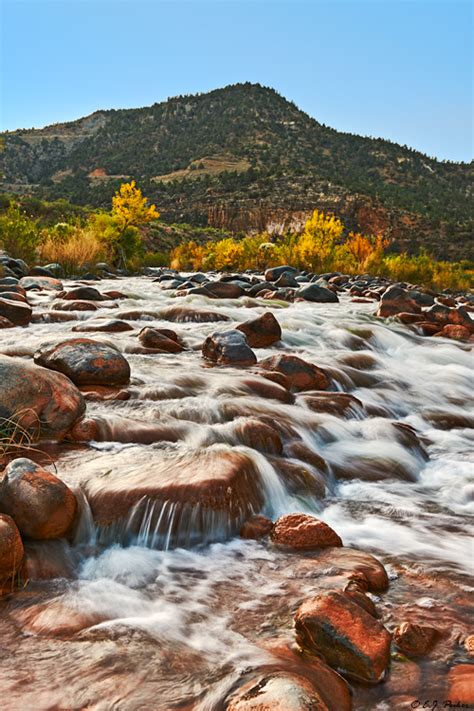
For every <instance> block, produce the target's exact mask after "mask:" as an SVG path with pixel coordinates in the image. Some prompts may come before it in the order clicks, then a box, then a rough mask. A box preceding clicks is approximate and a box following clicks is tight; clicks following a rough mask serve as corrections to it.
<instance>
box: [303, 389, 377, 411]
mask: <svg viewBox="0 0 474 711" xmlns="http://www.w3.org/2000/svg"><path fill="white" fill-rule="evenodd" d="M301 399H302V400H303V401H304V402H305V403H306V405H307V406H308V407H309V409H310V410H312V411H313V412H327V413H329V414H330V415H336V416H338V417H351V416H352V417H353V416H354V415H355V414H356V413H360V412H362V411H363V409H364V408H363V405H362V403H361V401H360V400H359V399H358V398H356V397H354V395H349V393H332V392H324V391H323V392H316V391H315V392H308V393H305V394H304V395H303V396H302V397H301Z"/></svg>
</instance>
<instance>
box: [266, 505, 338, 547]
mask: <svg viewBox="0 0 474 711" xmlns="http://www.w3.org/2000/svg"><path fill="white" fill-rule="evenodd" d="M271 537H272V541H273V543H274V544H275V545H277V546H279V547H281V548H289V549H293V550H307V551H308V550H314V549H315V548H327V547H329V546H342V541H341V539H340V537H339V536H338V535H337V533H336V532H335V531H334V530H333V529H332V528H331V527H330V526H328V525H327V523H324V521H320V520H319V519H317V518H315V517H314V516H309V515H308V514H303V513H294V514H286V515H285V516H280V518H279V519H278V520H277V521H276V522H275V525H274V526H273V529H272V533H271Z"/></svg>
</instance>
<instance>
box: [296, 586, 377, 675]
mask: <svg viewBox="0 0 474 711" xmlns="http://www.w3.org/2000/svg"><path fill="white" fill-rule="evenodd" d="M295 630H296V636H297V641H298V644H299V645H300V646H301V647H302V648H303V649H306V650H308V651H309V652H311V653H313V654H320V655H322V656H323V657H324V658H325V660H326V662H327V663H328V664H329V665H330V666H332V667H335V668H336V669H338V670H340V671H341V673H343V674H344V675H346V676H348V677H350V678H352V679H355V680H357V681H365V682H368V683H372V684H377V683H378V682H380V681H382V679H383V677H384V675H385V672H386V670H387V667H388V664H389V661H390V641H391V636H390V634H389V632H388V631H387V630H386V629H385V627H384V626H383V625H382V624H381V623H380V622H379V621H378V620H375V619H374V618H373V617H372V616H371V615H370V614H368V613H367V612H366V611H365V610H364V609H363V608H362V607H360V606H359V605H357V604H356V603H354V602H353V601H352V600H350V599H349V598H348V597H347V596H346V595H344V594H343V593H339V592H329V593H325V594H322V595H318V596H317V597H314V598H312V599H310V600H307V601H306V602H304V603H303V604H302V605H301V607H300V608H299V609H298V610H297V612H296V615H295Z"/></svg>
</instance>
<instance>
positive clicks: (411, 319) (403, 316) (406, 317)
mask: <svg viewBox="0 0 474 711" xmlns="http://www.w3.org/2000/svg"><path fill="white" fill-rule="evenodd" d="M422 318H423V314H411V313H407V312H405V311H402V312H401V313H400V314H397V319H398V320H399V321H401V322H402V323H407V324H409V323H418V322H419V321H421V320H422Z"/></svg>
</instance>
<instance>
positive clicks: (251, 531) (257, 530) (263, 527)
mask: <svg viewBox="0 0 474 711" xmlns="http://www.w3.org/2000/svg"><path fill="white" fill-rule="evenodd" d="M272 528H273V521H272V520H271V519H270V518H267V516H262V515H261V514H256V515H255V516H251V518H249V520H248V521H246V522H245V523H244V525H243V526H242V528H241V529H240V536H241V538H252V539H255V540H258V539H259V538H265V536H268V535H269V534H270V531H271V530H272Z"/></svg>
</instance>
